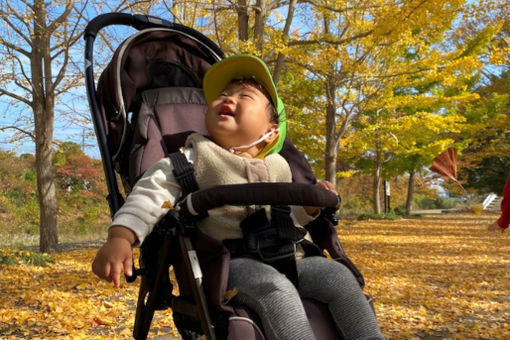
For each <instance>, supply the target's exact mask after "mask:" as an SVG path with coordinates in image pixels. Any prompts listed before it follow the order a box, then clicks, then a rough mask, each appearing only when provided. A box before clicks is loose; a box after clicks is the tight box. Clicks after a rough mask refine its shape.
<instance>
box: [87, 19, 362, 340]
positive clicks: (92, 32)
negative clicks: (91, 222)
mask: <svg viewBox="0 0 510 340" xmlns="http://www.w3.org/2000/svg"><path fill="white" fill-rule="evenodd" d="M111 25H126V26H131V27H134V28H136V29H138V30H139V31H138V32H137V33H135V34H134V35H133V36H131V37H128V38H127V39H126V40H125V41H124V42H123V43H122V44H121V45H120V46H119V47H118V49H117V50H116V51H115V54H114V55H113V57H112V60H111V61H110V63H109V64H108V66H106V68H105V69H104V70H103V72H102V73H101V76H100V78H99V81H98V84H97V89H96V87H95V81H94V70H93V65H94V63H93V45H94V41H95V38H96V36H97V33H98V32H99V31H100V30H101V29H104V28H106V27H108V26H111ZM85 40H86V48H85V58H86V86H87V94H88V98H89V105H90V108H91V114H92V120H93V123H94V127H95V129H96V136H97V139H98V146H99V149H100V151H101V158H102V162H103V168H104V172H105V179H106V183H107V187H108V192H109V195H108V197H107V199H108V202H109V205H110V210H111V213H112V216H113V214H115V212H117V210H118V209H119V208H120V207H121V206H122V204H123V201H124V197H123V195H122V194H121V191H120V189H119V187H118V185H117V176H119V177H120V179H121V182H122V185H123V188H124V193H125V194H129V192H130V191H131V188H132V186H133V185H134V184H135V183H136V181H137V180H138V179H139V178H140V176H141V175H142V174H143V173H144V172H145V170H147V168H148V167H150V166H151V165H152V164H154V163H155V162H156V161H158V160H159V159H161V158H163V157H167V156H168V155H169V154H172V153H173V152H175V151H177V150H178V149H179V148H180V147H181V146H182V145H184V141H185V140H186V138H187V136H188V135H189V134H190V133H192V132H199V133H202V134H205V132H206V130H205V123H204V119H203V116H204V112H205V110H206V103H205V100H204V97H203V93H202V90H201V86H202V84H201V82H202V77H203V75H204V74H205V72H206V71H207V69H208V68H209V67H210V66H211V65H212V64H214V63H215V62H217V61H219V60H221V59H222V58H224V54H223V52H222V51H221V50H220V49H219V48H218V47H217V46H216V44H214V43H213V42H212V41H211V40H209V39H208V38H207V37H205V36H203V35H202V34H200V33H199V32H197V31H195V30H193V29H190V28H188V27H185V26H182V25H179V24H175V23H171V22H168V21H165V20H162V19H159V18H154V17H149V16H142V15H130V14H124V13H109V14H103V15H100V16H98V17H96V18H95V19H93V20H92V21H91V22H90V23H89V24H88V25H87V28H86V30H85ZM280 154H281V155H282V156H283V157H284V158H285V159H286V160H287V162H288V163H289V165H290V167H291V171H292V177H293V181H294V183H295V184H296V185H295V186H293V188H292V189H291V188H290V187H288V188H287V187H284V188H283V189H282V190H284V191H286V190H301V191H300V192H299V195H298V194H296V195H291V196H296V197H301V198H300V199H301V200H302V201H298V202H297V204H295V203H296V202H294V201H293V202H287V204H294V205H312V204H308V203H313V202H317V200H318V201H319V202H326V203H327V202H331V201H328V199H329V200H331V197H327V195H325V196H324V193H323V192H322V193H321V192H320V191H321V190H322V189H320V190H319V192H317V195H318V196H317V195H315V193H316V189H315V188H316V187H315V186H313V184H314V183H315V182H316V178H315V176H314V175H313V172H312V170H311V168H310V166H309V165H308V163H307V161H306V159H305V158H304V156H303V155H302V154H301V153H300V152H299V151H298V150H297V149H296V148H295V146H294V145H293V144H292V142H291V141H290V140H289V139H288V138H287V139H286V140H285V143H284V146H283V149H282V151H281V152H280ZM289 185H291V184H289ZM296 188H297V189H296ZM215 189H216V188H215ZM232 190H233V191H232ZM236 190H238V189H236V188H229V192H231V193H232V192H234V193H235V192H236ZM246 190H247V189H246V188H242V189H239V193H240V194H239V195H238V196H242V197H245V196H246ZM254 190H259V189H258V188H255V187H254ZM220 191H221V190H220ZM322 191H324V190H322ZM203 192H204V191H203V190H201V191H199V192H197V193H193V197H199V198H200V199H202V200H204V201H205V202H206V203H205V206H206V208H208V209H209V208H210V207H208V204H209V203H208V202H213V203H214V204H217V203H218V201H221V200H222V199H221V198H219V197H218V196H217V194H216V193H214V192H212V191H207V192H206V193H205V194H204V193H203ZM330 195H331V194H330ZM234 196H235V195H234ZM248 196H250V195H248ZM262 196H264V195H262ZM276 196H277V197H275V198H274V199H275V202H273V203H274V204H282V203H281V200H282V197H280V196H279V195H276ZM315 196H317V197H315ZM319 196H320V197H319ZM211 197H213V198H211ZM254 197H255V199H258V196H257V195H254ZM314 197H315V198H314ZM263 198H264V199H266V198H265V197H263ZM200 199H198V198H197V200H198V201H197V202H198V203H197V204H199V205H200V204H202V205H203V204H204V203H201V202H202V201H200ZM261 199H262V198H261ZM314 199H315V200H314ZM335 199H336V196H335ZM225 203H229V202H225ZM269 203H271V202H269ZM326 203H325V204H324V206H327V205H328V204H329V206H334V205H335V204H336V203H338V202H336V203H327V204H326ZM245 204H246V205H250V204H257V203H256V202H252V201H250V202H246V203H245ZM259 204H268V203H267V201H261V202H260V203H259ZM283 204H285V203H283ZM206 210H207V209H206ZM193 222H194V221H193V220H192V219H190V218H189V216H187V215H185V214H184V215H180V213H179V212H177V211H176V210H174V211H171V213H169V214H168V215H167V216H165V218H164V219H163V220H162V221H161V222H160V223H159V224H158V225H157V226H156V227H155V228H154V231H153V232H152V233H151V234H150V235H149V236H148V237H147V238H146V240H145V241H144V243H143V244H142V245H141V250H142V252H141V259H140V263H141V268H140V269H138V270H136V271H135V273H136V274H138V275H139V276H141V277H142V280H141V284H140V293H139V299H138V305H137V315H136V320H135V326H134V335H135V338H136V339H145V338H146V337H147V334H148V331H149V328H150V322H151V320H152V316H153V313H154V311H155V310H157V309H164V308H172V309H173V313H174V320H175V323H176V326H177V328H178V330H179V332H180V333H181V335H182V337H183V338H184V339H195V338H197V337H198V336H200V335H206V337H207V338H209V339H216V338H225V339H227V338H228V339H232V340H233V339H264V335H263V330H261V329H260V326H259V325H258V322H257V316H256V315H255V314H254V313H253V312H251V311H250V310H249V309H248V308H246V307H244V306H232V305H227V304H225V293H226V284H227V278H228V262H229V259H230V254H229V252H228V250H227V248H225V246H224V245H223V244H222V243H220V242H218V241H216V240H213V239H211V238H210V237H208V236H206V235H205V234H203V233H201V232H200V230H197V228H194V227H193V226H194V224H193ZM335 225H336V224H335V221H334V218H333V214H332V213H331V211H330V212H327V213H324V214H322V215H321V216H320V217H319V218H318V219H316V220H314V221H313V222H311V224H310V225H307V226H306V228H307V229H308V231H309V232H310V234H311V236H312V239H313V241H314V242H315V243H316V244H317V245H318V246H319V247H320V248H321V249H323V250H327V251H328V253H329V254H330V255H331V256H332V257H333V258H334V259H335V260H336V261H339V262H341V263H343V264H345V265H346V266H347V267H349V269H351V271H352V272H353V274H354V275H355V276H356V278H357V279H358V281H359V283H360V286H361V287H362V288H363V285H364V281H363V276H362V275H361V273H360V272H359V271H358V270H357V268H356V267H355V266H354V264H353V263H352V262H351V261H350V260H349V259H348V257H347V256H346V255H345V253H344V252H343V249H342V247H341V245H340V243H339V241H338V237H337V234H336V231H335V229H334V226H335ZM170 266H173V268H174V272H175V274H176V278H177V283H178V286H179V291H180V294H179V296H173V295H172V287H173V285H172V282H171V281H170V278H169V267H170ZM126 279H128V281H132V280H134V279H136V275H134V277H131V278H126ZM303 305H304V306H305V309H306V311H307V314H308V317H309V320H310V324H311V325H312V328H313V329H314V332H315V333H316V335H317V338H318V339H339V338H340V336H339V334H338V333H337V332H336V330H335V329H334V327H333V326H332V322H331V317H330V316H329V313H328V312H327V309H326V308H325V306H324V305H322V304H320V303H317V302H316V301H313V300H311V299H308V300H303Z"/></svg>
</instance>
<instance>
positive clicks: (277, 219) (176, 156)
mask: <svg viewBox="0 0 510 340" xmlns="http://www.w3.org/2000/svg"><path fill="white" fill-rule="evenodd" d="M169 157H170V160H171V161H172V166H173V168H174V169H173V170H172V172H173V174H174V177H175V179H176V181H177V182H178V183H179V185H180V186H181V187H182V195H181V197H186V196H187V195H188V194H190V193H192V192H195V191H197V190H198V189H199V188H198V184H197V181H196V178H195V173H194V168H193V164H192V163H191V162H189V161H188V159H187V158H186V156H185V155H184V153H182V152H180V151H178V152H174V153H171V154H170V155H169ZM240 227H241V229H242V231H243V238H242V239H229V240H224V241H223V244H224V245H225V246H226V247H227V249H228V250H229V252H230V253H231V257H240V256H247V257H252V258H255V259H257V260H260V261H262V262H264V263H267V264H270V265H271V266H273V267H274V268H275V269H276V270H278V271H279V272H281V273H283V274H285V276H287V278H288V279H289V280H291V281H292V282H293V283H294V285H295V286H297V267H296V256H295V255H296V244H297V243H299V242H301V241H303V239H304V236H305V234H306V230H305V229H304V228H297V227H296V226H295V225H294V222H293V221H292V218H291V217H290V207H288V206H272V207H271V222H269V221H268V219H267V216H266V212H265V210H264V209H259V210H258V211H256V212H255V213H253V214H251V215H250V216H248V217H247V218H245V219H244V220H243V221H241V225H240Z"/></svg>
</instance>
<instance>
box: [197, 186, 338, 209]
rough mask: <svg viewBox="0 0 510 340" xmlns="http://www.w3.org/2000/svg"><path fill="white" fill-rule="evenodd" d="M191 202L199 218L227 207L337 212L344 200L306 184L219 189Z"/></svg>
mask: <svg viewBox="0 0 510 340" xmlns="http://www.w3.org/2000/svg"><path fill="white" fill-rule="evenodd" d="M187 201H188V202H189V203H191V208H192V210H194V213H196V214H197V215H200V214H203V213H206V212H207V211H208V210H210V209H214V208H218V207H221V206H223V205H227V204H228V205H253V204H255V205H300V206H313V207H324V208H334V209H335V211H336V209H338V208H339V206H340V196H338V195H336V194H334V193H332V192H330V191H329V190H326V189H324V188H321V187H318V186H315V185H313V184H303V183H247V184H232V185H219V186H214V187H211V188H207V189H203V190H198V191H195V192H193V193H191V194H190V195H189V196H188V198H187ZM188 207H189V206H188ZM189 208H190V207H189ZM190 210H191V209H190Z"/></svg>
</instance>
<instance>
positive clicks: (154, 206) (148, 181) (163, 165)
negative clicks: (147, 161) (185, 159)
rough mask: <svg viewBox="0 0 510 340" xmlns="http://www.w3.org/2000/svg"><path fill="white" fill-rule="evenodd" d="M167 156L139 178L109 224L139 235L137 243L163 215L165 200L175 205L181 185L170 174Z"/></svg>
mask: <svg viewBox="0 0 510 340" xmlns="http://www.w3.org/2000/svg"><path fill="white" fill-rule="evenodd" d="M172 170H173V167H172V164H171V162H170V158H168V157H165V158H163V159H161V160H160V161H158V162H157V163H155V164H154V165H153V166H152V167H150V168H149V169H148V170H147V172H146V173H145V174H144V175H143V177H142V178H140V179H139V180H138V182H137V183H136V185H135V186H134V187H133V190H132V191H131V193H130V194H129V195H128V197H127V199H126V202H125V203H124V205H123V206H122V207H121V208H120V209H119V211H117V213H116V214H115V216H114V218H113V222H112V224H111V225H112V226H114V225H121V226H124V227H127V228H129V229H131V230H132V231H133V232H134V233H135V234H136V236H137V237H138V242H137V243H136V244H135V245H136V246H139V245H140V244H141V243H142V242H143V240H144V239H145V237H146V236H147V235H148V234H149V233H150V232H151V231H152V229H153V228H154V226H155V225H156V223H157V222H158V221H159V220H160V219H161V218H162V217H163V216H164V215H165V214H166V212H167V211H168V208H163V207H162V205H163V203H165V202H170V204H172V206H173V205H175V203H176V200H177V199H178V198H179V197H180V194H181V187H180V186H179V184H178V183H177V181H176V180H175V177H174V175H173V173H172Z"/></svg>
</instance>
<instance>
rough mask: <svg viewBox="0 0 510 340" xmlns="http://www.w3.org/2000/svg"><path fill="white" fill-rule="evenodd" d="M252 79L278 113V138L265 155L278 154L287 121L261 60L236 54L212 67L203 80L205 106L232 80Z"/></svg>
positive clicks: (250, 55)
mask: <svg viewBox="0 0 510 340" xmlns="http://www.w3.org/2000/svg"><path fill="white" fill-rule="evenodd" d="M243 78H254V79H255V80H256V81H257V82H258V83H259V84H260V85H262V86H263V87H264V88H265V89H266V91H267V92H268V93H269V95H270V96H271V99H272V102H273V104H274V105H275V107H276V111H277V112H278V127H279V131H278V132H279V137H278V142H277V143H275V144H273V145H272V147H271V149H270V150H268V151H267V152H265V154H266V155H267V154H271V153H275V152H279V151H280V150H281V148H282V145H283V141H284V139H285V135H286V129H287V119H286V116H285V108H284V107H283V102H282V101H281V99H280V97H279V96H278V91H277V90H276V86H275V85H274V83H273V78H272V76H271V72H270V71H269V68H268V67H267V65H266V63H264V61H263V60H262V59H260V58H259V57H257V56H254V55H252V54H238V55H234V56H231V57H228V58H225V59H223V60H221V61H219V62H217V63H216V64H214V65H212V66H211V68H209V70H207V72H206V74H205V76H204V79H203V89H204V95H205V100H206V101H207V104H210V103H211V102H212V101H214V100H215V99H216V98H218V96H219V95H220V94H221V92H222V91H223V90H224V89H225V87H227V85H228V84H229V83H230V82H231V81H232V80H233V79H243Z"/></svg>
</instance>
